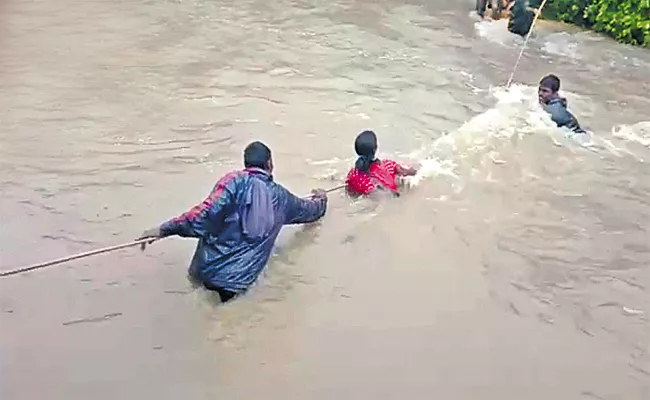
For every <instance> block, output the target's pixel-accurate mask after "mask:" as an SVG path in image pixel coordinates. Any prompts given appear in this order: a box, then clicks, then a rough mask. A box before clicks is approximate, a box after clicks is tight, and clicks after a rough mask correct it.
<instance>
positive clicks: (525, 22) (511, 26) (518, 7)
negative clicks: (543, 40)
mask: <svg viewBox="0 0 650 400" xmlns="http://www.w3.org/2000/svg"><path fill="white" fill-rule="evenodd" d="M534 19H535V12H534V11H533V10H531V9H530V8H528V1H527V0H515V4H514V5H513V6H512V8H511V15H510V20H509V21H508V30H509V31H510V32H512V33H514V34H517V35H521V36H526V35H528V32H530V28H531V27H532V25H533V20H534Z"/></svg>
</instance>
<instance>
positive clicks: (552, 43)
mask: <svg viewBox="0 0 650 400" xmlns="http://www.w3.org/2000/svg"><path fill="white" fill-rule="evenodd" d="M542 48H543V50H544V51H545V52H547V53H549V54H553V55H557V56H563V57H568V58H571V59H573V60H581V59H582V54H581V53H580V52H579V49H578V41H577V40H576V39H575V37H574V35H572V34H570V33H566V32H560V33H552V34H550V35H548V36H546V37H545V38H544V45H543V46H542Z"/></svg>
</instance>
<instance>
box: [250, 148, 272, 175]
mask: <svg viewBox="0 0 650 400" xmlns="http://www.w3.org/2000/svg"><path fill="white" fill-rule="evenodd" d="M270 159H271V149H269V148H268V147H267V146H266V145H265V144H264V143H262V142H252V143H251V144H249V145H248V146H246V148H245V149H244V166H245V167H246V168H262V169H267V168H268V163H269V160H270Z"/></svg>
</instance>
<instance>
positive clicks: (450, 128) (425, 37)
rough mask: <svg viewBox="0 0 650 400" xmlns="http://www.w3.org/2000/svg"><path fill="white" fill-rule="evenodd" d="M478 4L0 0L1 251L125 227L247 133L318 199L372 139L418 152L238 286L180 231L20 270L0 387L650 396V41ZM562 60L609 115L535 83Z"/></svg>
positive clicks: (165, 392) (377, 395) (290, 239)
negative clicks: (396, 175) (380, 196)
mask: <svg viewBox="0 0 650 400" xmlns="http://www.w3.org/2000/svg"><path fill="white" fill-rule="evenodd" d="M472 7H473V2H470V1H456V2H452V1H443V0H411V1H407V2H405V1H398V0H380V1H353V0H336V1H316V0H312V1H307V0H293V1H289V0H277V1H261V0H258V1H250V0H240V1H224V0H184V1H180V0H176V1H173V0H137V1H129V2H127V1H108V0H97V1H81V0H57V1H51V0H50V1H46V0H34V1H18V0H14V1H9V0H6V1H4V2H3V3H2V4H1V5H0V24H1V25H0V169H1V171H2V173H1V174H0V191H1V193H2V194H1V196H0V269H3V270H8V269H11V268H15V267H18V266H22V265H26V264H30V263H35V262H39V261H44V260H48V259H51V258H56V257H60V256H64V255H67V254H71V253H75V252H78V251H84V250H89V249H92V248H95V247H103V246H108V245H112V244H117V243H121V242H126V241H129V240H131V239H132V238H134V237H135V236H137V235H138V234H139V233H140V232H141V231H142V230H144V229H145V228H149V227H151V226H153V225H155V224H157V223H159V222H161V221H163V220H165V219H166V218H168V217H171V216H174V215H176V214H178V213H180V212H182V211H184V210H185V209H186V208H188V207H190V206H191V205H193V203H196V202H198V201H200V200H201V199H202V197H203V196H205V195H206V194H207V192H208V191H209V190H210V188H211V187H212V185H213V184H214V181H215V180H216V179H217V178H218V177H219V176H220V175H221V174H223V173H225V172H227V171H229V170H231V169H234V168H239V167H240V164H241V154H242V149H243V147H244V146H245V145H246V143H247V142H249V141H250V140H253V139H261V140H263V141H265V142H267V143H268V144H269V145H270V146H271V147H272V149H273V151H274V158H275V165H276V179H277V180H278V181H280V182H282V183H283V184H285V185H286V186H287V187H289V188H290V189H292V190H293V191H295V192H296V193H298V194H302V193H307V192H308V191H309V189H311V188H312V187H324V188H327V187H332V186H336V185H337V184H340V182H341V180H342V179H343V177H344V176H345V173H346V171H347V169H348V168H349V166H350V164H351V163H352V161H353V156H354V153H353V148H352V143H353V140H354V137H355V135H356V134H357V133H358V132H359V131H360V130H363V129H373V130H375V131H376V132H377V133H378V135H379V139H380V151H381V153H382V155H383V156H389V157H391V158H395V159H399V160H403V161H405V162H413V163H420V164H421V165H422V170H421V173H420V175H419V176H418V177H416V179H414V180H413V181H412V182H411V187H410V188H409V189H408V190H407V191H406V193H405V194H404V195H403V196H402V197H400V198H399V199H394V200H387V201H381V202H379V203H377V202H370V201H359V202H353V201H351V200H349V199H347V198H346V197H345V196H344V195H343V194H342V193H335V194H333V195H332V196H331V198H330V208H329V211H328V215H327V217H326V218H325V219H324V220H323V222H322V223H320V224H317V225H315V226H311V227H306V228H292V229H287V230H286V231H285V232H284V233H283V234H282V236H281V238H280V240H279V243H278V247H277V249H276V254H275V255H274V257H273V259H272V261H271V263H270V265H269V267H268V269H267V271H266V274H265V276H264V277H263V279H261V280H260V282H259V284H258V285H256V286H255V287H254V288H253V290H252V291H251V292H250V293H249V294H248V295H247V296H245V297H243V298H241V299H239V300H237V301H235V302H233V303H232V304H230V305H227V306H223V307H219V306H215V302H214V299H213V298H212V297H210V296H209V295H208V294H206V293H204V292H203V291H201V290H196V289H194V288H193V287H192V286H191V284H190V283H189V282H188V281H187V279H186V275H185V271H186V266H187V264H188V261H189V258H190V256H191V254H192V250H193V243H192V241H190V240H181V239H167V240H165V241H163V242H160V243H157V244H155V245H154V246H152V247H151V248H149V249H148V250H147V251H146V252H145V253H141V252H139V251H138V250H136V249H130V250H123V251H120V252H115V253H111V254H106V255H102V256H97V257H94V258H87V259H84V260H80V261H76V262H71V263H68V264H65V265H62V266H58V267H52V268H49V269H44V270H41V271H38V272H33V273H30V274H25V275H21V276H15V277H7V278H2V279H1V280H0V346H1V347H0V351H1V352H0V368H1V370H0V385H1V386H0V395H1V397H2V398H3V399H40V398H43V399H88V398H92V399H116V398H123V399H144V398H147V399H180V398H184V399H205V398H229V399H233V398H238V399H255V398H272V399H331V398H335V397H336V398H345V399H396V398H413V399H431V398H445V399H499V400H503V399H513V400H514V399H528V400H531V399H540V400H542V399H543V400H547V399H582V398H584V399H608V400H609V399H612V400H613V399H626V400H627V399H629V400H636V399H639V400H641V399H648V398H650V355H649V352H650V351H649V347H650V321H649V319H648V318H649V313H650V295H649V285H650V272H649V271H650V270H649V264H650V240H649V239H650V236H649V235H648V226H649V224H650V211H649V206H650V200H649V197H648V196H649V195H650V178H648V176H649V175H650V167H649V165H648V161H649V160H650V121H648V120H649V118H650V117H649V116H648V110H650V100H649V99H648V93H650V83H649V80H650V53H649V52H648V51H646V50H642V49H637V48H631V47H626V46H622V45H619V44H616V43H613V42H611V41H610V40H608V39H605V38H602V37H599V36H596V35H593V34H590V33H585V32H581V31H577V30H575V29H571V28H570V27H566V26H558V25H556V24H551V23H549V22H545V21H540V22H539V23H538V25H537V27H536V30H535V33H534V35H533V37H532V39H531V41H530V43H529V47H528V49H527V51H526V53H525V54H524V57H523V59H522V61H521V63H520V66H519V69H518V70H517V73H516V75H515V82H516V84H515V85H514V86H513V87H512V88H510V89H506V88H505V87H504V83H505V82H506V81H507V80H508V77H509V76H510V73H511V72H512V66H513V65H514V63H515V61H516V57H517V55H518V52H519V48H520V46H521V44H522V40H521V39H520V38H518V37H515V36H512V35H510V34H508V33H507V32H506V29H505V24H504V23H503V22H478V21H477V20H476V19H475V18H474V17H473V16H472V15H471V14H470V10H471V9H472ZM551 72H553V73H556V74H558V75H560V77H561V78H562V80H563V81H562V82H563V92H564V94H565V95H566V96H567V97H568V99H569V105H570V108H571V110H572V111H573V112H574V113H575V114H576V115H577V116H578V118H579V120H580V122H581V124H582V125H583V126H584V127H585V128H586V129H588V130H589V131H590V135H589V136H581V137H576V136H572V135H569V134H568V133H567V132H564V131H562V130H559V129H556V128H555V127H554V126H553V124H552V123H551V121H550V119H549V118H548V116H546V115H545V114H544V113H543V112H542V111H541V110H540V109H539V106H537V105H536V99H535V85H536V82H537V81H538V80H539V78H540V77H541V76H542V75H544V74H546V73H551Z"/></svg>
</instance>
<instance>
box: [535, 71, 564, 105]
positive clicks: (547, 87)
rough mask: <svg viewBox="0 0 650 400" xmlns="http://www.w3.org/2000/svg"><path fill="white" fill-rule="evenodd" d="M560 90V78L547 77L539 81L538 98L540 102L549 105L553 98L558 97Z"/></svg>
mask: <svg viewBox="0 0 650 400" xmlns="http://www.w3.org/2000/svg"><path fill="white" fill-rule="evenodd" d="M559 90H560V78H558V77H557V76H555V75H552V74H551V75H547V76H545V77H543V78H542V80H541V81H539V89H538V90H537V96H538V97H539V102H540V103H543V104H547V103H548V102H549V101H550V100H551V99H552V98H553V97H555V96H556V95H557V92H558V91H559Z"/></svg>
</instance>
